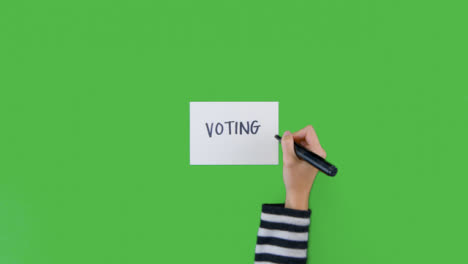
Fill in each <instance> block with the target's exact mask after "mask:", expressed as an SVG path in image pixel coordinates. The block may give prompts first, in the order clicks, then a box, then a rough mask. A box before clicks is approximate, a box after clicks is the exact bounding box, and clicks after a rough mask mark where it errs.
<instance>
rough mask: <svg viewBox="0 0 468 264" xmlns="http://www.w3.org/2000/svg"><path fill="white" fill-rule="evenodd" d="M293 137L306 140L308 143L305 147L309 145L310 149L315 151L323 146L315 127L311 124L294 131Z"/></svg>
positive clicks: (296, 139)
mask: <svg viewBox="0 0 468 264" xmlns="http://www.w3.org/2000/svg"><path fill="white" fill-rule="evenodd" d="M293 137H294V140H295V141H299V142H301V141H302V142H305V143H306V144H307V146H305V147H307V148H308V149H309V150H312V151H313V150H317V149H318V148H322V146H321V145H320V142H319V140H318V137H317V133H315V129H314V127H312V126H311V125H308V126H306V127H304V128H303V129H301V130H299V131H297V132H294V133H293Z"/></svg>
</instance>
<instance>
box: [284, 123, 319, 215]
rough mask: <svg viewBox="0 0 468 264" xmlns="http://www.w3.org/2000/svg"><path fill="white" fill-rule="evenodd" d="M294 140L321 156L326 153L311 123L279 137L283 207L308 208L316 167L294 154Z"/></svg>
mask: <svg viewBox="0 0 468 264" xmlns="http://www.w3.org/2000/svg"><path fill="white" fill-rule="evenodd" d="M294 142H296V143H298V144H300V145H302V146H303V147H305V148H306V149H308V150H310V151H312V152H314V153H315V154H317V155H319V156H320V157H322V158H325V157H326V156H327V154H326V153H325V150H323V148H322V146H320V142H319V140H318V138H317V134H316V133H315V130H314V128H313V127H312V126H311V125H308V126H306V127H305V128H303V129H301V130H299V131H297V132H295V133H294V134H291V132H289V131H286V132H284V134H283V137H282V139H281V147H282V149H283V180H284V185H285V187H286V202H285V205H284V207H286V208H291V209H296V210H308V209H309V195H310V189H311V188H312V184H313V183H314V179H315V176H316V175H317V172H318V169H317V168H315V167H314V166H312V165H310V164H309V163H307V162H305V161H303V160H302V159H300V158H298V157H297V156H296V153H295V151H294Z"/></svg>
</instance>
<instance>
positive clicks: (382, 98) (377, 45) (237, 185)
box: [0, 0, 468, 264]
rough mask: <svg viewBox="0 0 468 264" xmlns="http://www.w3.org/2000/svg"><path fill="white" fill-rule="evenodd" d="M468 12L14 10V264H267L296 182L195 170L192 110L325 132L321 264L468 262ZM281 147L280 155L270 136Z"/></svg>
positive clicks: (4, 34)
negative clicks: (262, 241) (269, 230)
mask: <svg viewBox="0 0 468 264" xmlns="http://www.w3.org/2000/svg"><path fill="white" fill-rule="evenodd" d="M466 13H467V4H466V1H451V0H448V1H433V0H429V1H428V0H399V1H385V0H384V1H371V0H360V1H347V0H313V1H304V0H297V1H271V0H269V1H265V0H262V1H252V0H249V1H219V0H218V1H214V0H213V1H187V0H175V1H169V0H168V1H149V0H147V1H140V0H135V1H110V0H108V1H103V0H99V1H97V0H93V1H89V0H88V1H58V0H57V1H50V0H47V1H27V0H24V1H1V2H0V263H1V264H3V263H5V264H20V263H34V264H36V263H47V264H52V263H80V264H81V263H233V264H234V263H235V264H239V263H252V262H253V257H254V250H255V242H256V232H257V228H258V225H259V222H260V220H259V217H260V208H261V204H262V203H278V202H282V201H283V199H284V187H283V183H282V175H281V170H282V169H281V164H280V165H279V166H189V102H190V101H279V102H280V103H279V108H280V132H281V133H282V132H284V131H285V130H291V131H295V130H298V129H300V128H302V127H304V126H306V125H307V124H312V125H314V127H315V128H316V131H317V133H318V135H319V138H320V140H321V142H322V146H323V147H324V148H325V150H326V151H327V153H328V158H329V160H330V161H332V162H333V163H335V164H336V165H337V167H338V168H339V173H338V175H337V177H335V178H330V177H326V176H324V175H323V174H319V175H318V177H317V180H316V182H315V184H314V187H313V190H312V195H311V199H310V205H311V209H312V224H311V229H310V242H309V263H322V264H324V263H465V262H466V260H467V253H466V245H467V242H466V241H467V240H466V239H467V238H466V237H467V235H468V228H467V221H468V217H467V211H466V209H467V202H468V198H467V195H466V193H467V190H466V187H467V183H468V180H467V173H466V172H465V170H464V169H465V168H464V167H465V165H466V164H467V162H466V158H467V154H466V148H467V147H468V144H467V139H466V135H467V134H468V118H467V113H468V88H467V87H468V82H467V70H468V67H467V59H468V56H467V45H468V43H467V42H468V41H467V39H468V38H467V33H466V32H467V31H466V30H467V25H468V23H467V16H466ZM272 140H273V139H272Z"/></svg>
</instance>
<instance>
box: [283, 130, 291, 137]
mask: <svg viewBox="0 0 468 264" xmlns="http://www.w3.org/2000/svg"><path fill="white" fill-rule="evenodd" d="M289 135H291V132H289V131H286V132H284V134H283V137H284V136H289Z"/></svg>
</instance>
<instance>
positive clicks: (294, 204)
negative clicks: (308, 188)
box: [284, 193, 309, 211]
mask: <svg viewBox="0 0 468 264" xmlns="http://www.w3.org/2000/svg"><path fill="white" fill-rule="evenodd" d="M284 207H285V208H289V209H294V210H303V211H307V210H309V194H288V193H286V201H285V203H284Z"/></svg>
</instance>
